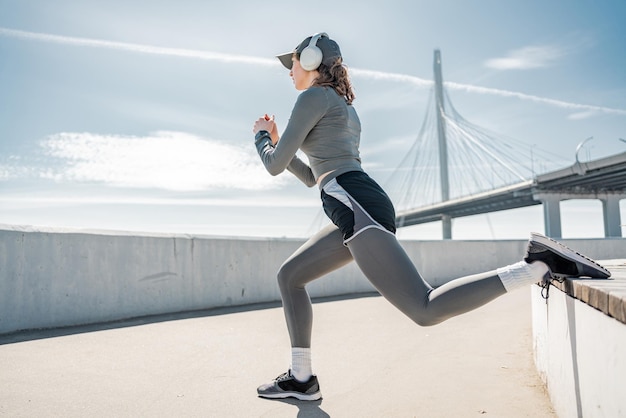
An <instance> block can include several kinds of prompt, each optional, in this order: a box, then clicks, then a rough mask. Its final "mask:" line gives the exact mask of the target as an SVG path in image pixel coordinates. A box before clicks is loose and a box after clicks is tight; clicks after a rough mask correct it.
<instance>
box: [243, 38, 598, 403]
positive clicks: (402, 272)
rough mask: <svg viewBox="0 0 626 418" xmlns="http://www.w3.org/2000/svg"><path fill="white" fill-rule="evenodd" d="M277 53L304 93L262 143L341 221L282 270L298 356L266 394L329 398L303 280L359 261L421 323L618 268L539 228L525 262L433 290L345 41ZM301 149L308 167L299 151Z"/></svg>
mask: <svg viewBox="0 0 626 418" xmlns="http://www.w3.org/2000/svg"><path fill="white" fill-rule="evenodd" d="M278 58H279V59H280V61H281V63H282V64H283V65H284V66H285V67H286V68H287V69H289V70H290V73H289V74H290V76H291V78H292V79H293V82H294V85H295V88H296V89H297V90H299V91H302V93H301V94H300V95H299V97H298V99H297V101H296V104H295V106H294V108H293V111H292V114H291V118H290V119H289V122H288V124H287V127H286V129H285V130H284V132H283V135H282V136H281V137H279V135H278V131H277V128H276V123H275V121H274V118H273V117H268V116H267V114H266V115H265V116H264V117H261V118H259V119H258V120H257V121H256V122H255V123H254V128H253V132H254V133H255V144H256V147H257V150H258V152H259V155H260V157H261V160H262V162H263V164H264V165H265V167H266V169H267V170H268V171H269V173H270V174H272V175H278V174H280V173H282V172H283V171H284V170H285V169H287V170H288V171H290V172H291V173H293V174H294V175H295V176H296V177H297V178H298V179H300V180H301V181H302V182H303V183H304V184H306V185H307V186H309V187H312V186H315V185H317V186H318V187H319V188H320V190H321V199H322V205H323V208H324V211H325V213H326V214H327V216H328V217H329V218H330V219H331V221H332V223H333V225H330V226H328V227H326V228H324V229H322V230H321V231H320V232H319V233H317V234H316V235H315V236H313V237H312V238H311V239H309V240H308V241H307V242H306V243H305V244H304V245H303V246H302V247H300V248H299V249H298V250H297V251H296V252H295V253H294V254H293V255H292V256H291V257H289V259H288V260H287V261H285V263H284V264H283V265H282V266H281V268H280V270H279V272H278V284H279V287H280V292H281V297H282V301H283V309H284V313H285V318H286V321H287V327H288V330H289V336H290V339H291V347H292V363H291V367H290V369H289V370H288V371H287V372H286V373H284V374H282V375H280V376H279V377H277V378H276V379H274V380H273V381H271V382H270V383H268V384H265V385H262V386H260V387H259V388H258V389H257V391H258V394H259V396H261V397H266V398H286V397H295V398H297V399H300V400H317V399H320V398H321V396H322V395H321V392H320V389H319V384H318V381H317V377H316V376H315V375H314V374H313V372H312V368H311V349H310V347H311V328H312V308H311V301H310V299H309V295H308V294H307V291H306V289H305V285H306V284H307V283H309V282H310V281H312V280H314V279H317V278H319V277H320V276H323V275H324V274H326V273H329V272H331V271H333V270H335V269H337V268H339V267H341V266H343V265H345V264H347V263H348V262H350V261H352V260H354V261H355V262H356V263H357V265H358V267H359V268H360V269H361V271H362V272H363V273H364V274H365V276H366V277H367V278H368V280H369V281H370V282H371V283H372V285H373V286H374V287H375V288H376V289H377V290H378V291H379V292H380V294H381V295H382V296H384V297H385V298H386V299H387V300H389V302H391V303H392V304H393V305H394V306H396V307H397V308H398V309H399V310H400V311H402V312H403V313H404V314H406V315H407V316H408V317H409V318H411V319H412V320H413V321H415V322H416V323H417V324H419V325H422V326H428V325H434V324H438V323H440V322H442V321H444V320H446V319H448V318H451V317H453V316H455V315H459V314H461V313H464V312H468V311H470V310H472V309H475V308H477V307H479V306H482V305H484V304H485V303H487V302H489V301H491V300H493V299H495V298H496V297H498V296H501V295H503V294H505V293H506V292H510V291H511V290H513V289H515V288H519V287H522V286H527V285H529V284H532V283H537V282H542V281H544V280H545V281H547V283H549V280H550V279H553V278H557V277H564V276H581V275H587V276H593V277H609V276H610V273H609V272H608V270H606V269H604V268H603V267H602V266H600V265H598V264H597V263H595V262H594V261H592V260H590V259H588V258H586V257H584V256H581V255H580V254H578V253H576V252H575V251H573V250H570V249H569V248H567V247H565V246H563V245H562V244H560V243H557V242H556V241H553V240H551V239H549V238H547V237H544V236H542V235H540V234H532V236H531V239H530V241H529V244H528V251H527V254H526V256H525V258H524V261H520V262H518V263H516V264H512V265H509V266H506V267H503V268H499V269H497V270H494V271H490V272H487V273H482V274H476V275H473V276H468V277H463V278H459V279H456V280H453V281H451V282H449V283H446V284H444V285H443V286H440V287H438V288H436V289H433V288H432V287H431V286H430V285H429V284H428V283H427V282H425V281H424V280H423V279H422V277H421V276H420V274H419V273H418V271H417V270H416V268H415V266H414V265H413V263H412V262H411V260H410V259H409V258H408V256H407V255H406V253H405V252H404V250H403V249H402V247H401V246H400V244H399V243H398V241H397V239H396V237H395V230H396V228H395V212H394V208H393V205H392V203H391V201H390V200H389V198H388V197H387V195H386V194H385V192H384V191H383V190H382V189H381V188H380V186H379V185H378V184H377V183H376V182H375V181H374V180H372V179H371V178H370V177H369V176H368V175H367V174H366V173H365V172H364V171H363V169H362V168H361V159H360V157H359V138H360V131H361V125H360V122H359V118H358V116H357V113H356V111H355V109H354V107H353V106H352V101H353V100H354V93H353V92H352V87H351V84H350V80H349V78H348V73H347V70H346V68H345V67H344V65H343V59H342V56H341V51H340V49H339V45H337V43H336V42H335V41H333V40H332V39H330V38H329V37H328V35H327V34H325V33H319V34H316V35H313V36H310V37H308V38H306V39H305V40H304V41H302V42H301V43H300V44H299V45H298V46H297V47H296V48H295V50H294V51H292V52H289V53H287V54H282V55H279V56H278ZM298 149H300V150H302V151H303V152H304V154H305V155H306V156H307V157H308V160H309V165H307V164H306V163H305V162H303V161H302V160H300V159H299V158H298V157H297V156H296V155H295V154H296V151H298Z"/></svg>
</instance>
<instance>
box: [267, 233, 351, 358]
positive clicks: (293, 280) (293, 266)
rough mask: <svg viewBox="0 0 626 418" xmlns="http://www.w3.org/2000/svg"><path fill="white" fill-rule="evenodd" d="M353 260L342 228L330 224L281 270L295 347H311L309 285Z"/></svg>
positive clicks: (311, 316)
mask: <svg viewBox="0 0 626 418" xmlns="http://www.w3.org/2000/svg"><path fill="white" fill-rule="evenodd" d="M350 261H352V254H351V253H350V251H349V250H348V248H346V246H345V245H343V237H342V234H341V232H340V231H339V229H337V227H336V226H334V225H329V226H327V227H325V228H323V229H322V230H321V231H319V232H318V233H317V234H315V235H314V236H312V237H311V238H310V239H309V240H308V241H307V242H306V243H305V244H303V245H302V246H301V247H300V248H298V250H296V252H295V253H293V254H292V255H291V256H290V257H289V258H288V259H287V261H285V262H284V263H283V265H282V266H281V267H280V270H279V271H278V285H279V287H280V294H281V297H282V301H283V310H284V313H285V319H286V321H287V329H288V330H289V337H290V339H291V346H292V347H303V348H310V347H311V330H312V326H313V310H312V306H311V299H310V298H309V294H308V293H307V291H306V289H305V287H304V286H305V285H306V284H307V283H309V282H311V281H313V280H315V279H317V278H319V277H321V276H323V275H325V274H327V273H330V272H331V271H333V270H336V269H338V268H339V267H342V266H344V265H346V264H348V263H349V262H350Z"/></svg>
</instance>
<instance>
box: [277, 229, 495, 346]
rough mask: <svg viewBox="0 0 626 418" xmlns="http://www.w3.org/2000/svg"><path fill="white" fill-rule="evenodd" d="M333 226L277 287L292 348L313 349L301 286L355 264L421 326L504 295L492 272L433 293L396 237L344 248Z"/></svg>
mask: <svg viewBox="0 0 626 418" xmlns="http://www.w3.org/2000/svg"><path fill="white" fill-rule="evenodd" d="M343 242H344V240H343V236H342V233H341V232H340V231H339V229H338V228H337V227H336V226H334V225H329V226H328V227H326V228H324V229H322V230H321V231H320V232H318V233H317V234H316V235H314V236H313V237H311V238H310V239H309V240H308V241H307V242H306V243H305V244H303V245H302V246H301V247H300V248H299V249H298V250H297V251H296V252H295V253H293V254H292V255H291V257H289V258H288V259H287V261H285V262H284V263H283V265H282V266H281V268H280V270H279V272H278V283H279V286H280V293H281V296H282V300H283V309H284V312H285V318H286V320H287V328H288V329H289V336H290V337H291V346H292V347H305V348H309V347H311V331H312V325H313V310H312V307H311V300H310V298H309V294H308V293H307V291H306V289H305V285H306V284H307V283H309V282H311V281H313V280H315V279H317V278H319V277H321V276H323V275H325V274H327V273H330V272H331V271H333V270H336V269H338V268H339V267H341V266H343V265H345V264H347V263H349V262H350V261H352V260H354V261H355V262H356V263H357V265H358V266H359V268H360V269H361V271H362V272H363V274H365V276H366V277H367V278H368V280H369V281H370V282H371V283H372V285H373V286H374V287H375V288H376V289H377V290H378V292H379V293H380V294H381V295H382V296H384V297H385V299H387V300H388V301H389V302H391V303H392V304H393V305H394V306H395V307H396V308H398V309H399V310H400V311H402V312H403V313H404V314H405V315H407V316H408V317H409V318H411V319H412V320H413V321H414V322H416V323H417V324H419V325H422V326H428V325H435V324H438V323H440V322H443V321H445V320H446V319H448V318H451V317H453V316H456V315H459V314H462V313H465V312H468V311H471V310H472V309H475V308H477V307H479V306H482V305H484V304H485V303H487V302H489V301H491V300H493V299H495V298H496V297H498V296H501V295H503V294H504V293H506V290H505V288H504V286H503V285H502V281H501V280H500V278H499V277H498V274H497V273H496V271H495V270H493V271H490V272H487V273H482V274H475V275H472V276H467V277H462V278H459V279H456V280H453V281H451V282H448V283H446V284H444V285H442V286H440V287H438V288H436V289H433V288H432V287H431V286H430V285H429V284H428V283H426V282H425V281H424V279H422V277H421V276H420V274H419V273H418V271H417V269H416V268H415V266H414V265H413V262H412V261H411V260H410V259H409V257H408V256H407V254H406V252H405V251H404V249H403V248H402V247H401V246H400V243H399V242H398V240H397V239H396V237H395V236H394V235H393V234H391V233H389V232H386V231H384V230H381V229H378V228H370V229H367V230H364V231H361V232H360V233H359V234H358V235H357V236H354V237H353V238H352V239H350V240H349V241H348V243H347V244H346V245H347V247H346V245H344V243H343Z"/></svg>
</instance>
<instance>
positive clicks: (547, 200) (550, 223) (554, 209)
mask: <svg viewBox="0 0 626 418" xmlns="http://www.w3.org/2000/svg"><path fill="white" fill-rule="evenodd" d="M533 198H534V199H535V200H539V201H541V203H542V204H543V224H544V229H545V234H546V235H547V236H549V237H551V238H561V234H562V232H561V205H560V203H561V197H560V196H555V195H550V194H537V195H534V196H533Z"/></svg>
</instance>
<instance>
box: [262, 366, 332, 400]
mask: <svg viewBox="0 0 626 418" xmlns="http://www.w3.org/2000/svg"><path fill="white" fill-rule="evenodd" d="M256 391H257V393H258V394H259V396H260V397H262V398H270V399H281V398H296V399H300V400H301V401H316V400H318V399H321V398H322V392H320V385H319V384H318V383H317V376H315V375H313V376H311V377H310V378H309V380H308V381H307V382H299V381H297V380H296V378H295V377H293V376H292V375H291V370H289V371H288V372H287V373H283V374H281V375H280V376H278V377H277V378H276V379H274V380H272V381H271V382H269V383H266V384H264V385H261V386H259V387H258V388H257V390H256Z"/></svg>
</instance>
